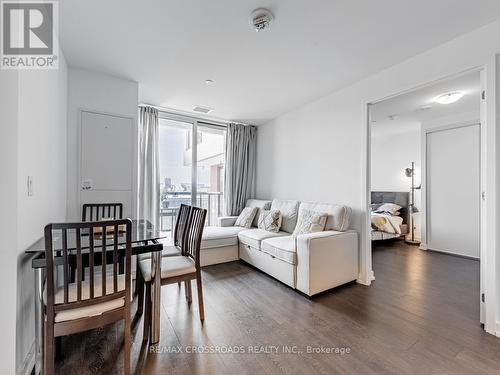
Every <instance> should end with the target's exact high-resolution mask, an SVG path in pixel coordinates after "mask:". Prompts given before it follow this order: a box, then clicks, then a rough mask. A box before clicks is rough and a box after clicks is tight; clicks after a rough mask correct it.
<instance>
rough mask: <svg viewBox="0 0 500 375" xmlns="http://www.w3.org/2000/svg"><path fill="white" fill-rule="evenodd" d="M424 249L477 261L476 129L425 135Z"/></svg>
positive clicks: (469, 128)
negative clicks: (425, 224) (425, 237)
mask: <svg viewBox="0 0 500 375" xmlns="http://www.w3.org/2000/svg"><path fill="white" fill-rule="evenodd" d="M426 148H427V159H426V170H427V179H426V181H427V248H428V249H430V250H436V251H443V252H447V253H453V254H458V255H465V256H468V257H472V258H477V259H479V251H480V244H479V238H480V186H481V185H480V126H479V124H477V125H470V126H463V127H457V128H452V129H446V130H438V131H434V132H431V133H427V147H426Z"/></svg>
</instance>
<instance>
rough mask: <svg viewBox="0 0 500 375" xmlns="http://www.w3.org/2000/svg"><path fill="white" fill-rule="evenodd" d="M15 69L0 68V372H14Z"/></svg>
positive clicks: (16, 117) (17, 94)
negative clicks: (0, 291) (0, 260)
mask: <svg viewBox="0 0 500 375" xmlns="http://www.w3.org/2000/svg"><path fill="white" fill-rule="evenodd" d="M18 80H19V73H18V72H17V71H6V70H0V173H1V176H2V177H1V183H0V206H1V207H2V214H1V215H0V251H1V253H2V264H3V269H2V272H0V285H2V304H3V307H4V308H2V309H0V332H1V333H2V334H1V337H0V374H14V373H15V372H16V347H15V345H14V343H15V342H16V309H15V308H14V306H16V278H17V269H16V263H17V256H18V249H17V221H16V220H15V218H16V215H17V119H18V111H17V108H18V101H19V89H18Z"/></svg>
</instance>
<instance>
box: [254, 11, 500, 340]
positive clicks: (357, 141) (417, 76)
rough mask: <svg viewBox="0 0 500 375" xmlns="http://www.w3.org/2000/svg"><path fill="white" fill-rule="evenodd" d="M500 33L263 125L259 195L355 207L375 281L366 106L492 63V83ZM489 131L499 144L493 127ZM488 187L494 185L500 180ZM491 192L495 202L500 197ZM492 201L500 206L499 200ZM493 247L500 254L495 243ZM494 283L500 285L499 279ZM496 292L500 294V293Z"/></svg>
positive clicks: (489, 32)
mask: <svg viewBox="0 0 500 375" xmlns="http://www.w3.org/2000/svg"><path fill="white" fill-rule="evenodd" d="M499 33H500V21H497V22H494V23H492V24H489V25H487V26H485V27H482V28H480V29H478V30H475V31H473V32H471V33H468V34H466V35H463V36H461V37H459V38H457V39H455V40H452V41H450V42H448V43H446V44H443V45H441V46H439V47H437V48H434V49H432V50H429V51H427V52H425V53H422V54H420V55H418V56H415V57H413V58H411V59H409V60H407V61H405V62H403V63H401V64H398V65H396V66H393V67H391V68H389V69H387V70H384V71H382V72H380V73H378V74H376V75H373V76H371V77H369V78H367V79H364V80H363V81H361V82H358V83H356V84H354V85H352V86H350V87H348V88H345V89H343V90H341V91H338V92H334V93H332V94H330V95H328V96H325V97H323V98H321V99H319V100H317V101H314V102H312V103H309V104H307V105H304V106H302V107H300V108H297V109H296V110H294V111H292V112H289V113H287V114H284V115H282V116H280V117H278V118H276V119H274V120H273V121H270V122H269V123H267V124H265V125H262V126H260V127H259V131H258V161H257V195H258V196H260V197H280V198H296V199H302V200H321V201H333V202H342V203H345V204H348V205H350V206H352V207H353V209H354V217H353V220H352V227H353V228H354V229H357V230H358V231H360V236H361V242H360V243H361V252H360V254H361V264H360V266H361V267H360V269H361V274H360V280H359V281H360V282H362V283H369V282H370V272H371V258H370V257H369V256H368V255H367V251H366V248H368V246H369V239H368V236H367V233H366V232H367V229H366V225H367V219H366V216H367V213H366V211H365V209H366V207H365V199H366V194H365V186H366V185H365V184H366V172H365V160H366V151H367V146H366V143H367V139H366V127H367V124H366V121H367V120H366V119H367V116H366V112H367V108H366V105H367V103H370V102H375V101H377V100H380V99H383V98H386V97H389V96H392V95H395V94H397V93H400V92H403V91H405V90H409V89H412V88H415V87H417V86H420V85H422V84H424V83H430V82H433V81H435V80H438V79H442V78H444V77H447V76H449V75H452V74H458V73H460V72H463V71H466V70H468V69H472V68H475V67H478V66H481V65H484V64H488V69H489V71H488V74H489V77H490V78H491V77H493V78H494V71H495V67H494V66H493V67H492V65H493V64H492V61H493V58H494V55H495V53H496V52H498V51H500V38H496V37H495V36H496V35H499ZM464 51H466V53H464ZM332 69H334V68H333V67H332ZM487 92H488V93H490V94H492V95H494V88H493V87H491V86H490V87H489V88H487ZM487 100H492V99H491V98H490V99H488V98H487ZM491 107H493V106H491ZM491 107H490V110H491V111H492V112H490V113H489V119H490V120H491V121H493V120H494V115H495V112H494V109H493V108H491ZM489 131H490V134H492V135H493V139H495V136H494V134H495V133H494V129H493V127H492V128H490V130H489ZM490 146H491V147H490V148H489V150H490V155H489V156H488V163H489V164H488V165H489V167H490V169H491V168H495V167H494V165H495V164H494V156H495V155H494V147H493V146H495V143H494V142H492V143H491V144H490ZM492 166H493V167H492ZM489 186H491V187H494V182H493V183H491V184H490V185H489ZM490 193H491V195H493V196H494V195H495V194H496V191H491V192H490ZM490 199H491V201H490V202H493V199H494V198H493V197H492V198H490ZM492 206H493V207H494V204H493V205H492ZM489 207H490V208H489V210H490V211H491V205H490V206H489ZM492 218H493V219H494V215H492ZM489 223H490V225H492V226H493V227H490V228H489V232H490V233H492V232H494V224H495V223H494V220H490V222H489ZM490 246H492V247H494V248H495V249H496V250H498V249H497V248H496V241H493V242H492V243H491V244H490ZM365 257H366V258H365ZM495 282H496V283H497V285H498V283H499V280H496V281H495ZM497 290H498V292H500V287H498V288H497ZM490 297H491V298H497V296H490ZM497 308H498V306H497ZM499 310H500V309H499ZM492 325H494V323H491V322H489V323H488V324H487V325H486V328H487V330H489V331H490V332H492V331H493V329H494V327H492Z"/></svg>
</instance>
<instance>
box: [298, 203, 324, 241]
mask: <svg viewBox="0 0 500 375" xmlns="http://www.w3.org/2000/svg"><path fill="white" fill-rule="evenodd" d="M327 217H328V214H326V213H320V212H316V211H311V210H304V209H302V210H299V218H298V219H297V225H296V226H295V230H294V231H293V235H294V236H298V235H299V234H306V233H315V232H321V231H323V230H324V229H325V224H326V219H327Z"/></svg>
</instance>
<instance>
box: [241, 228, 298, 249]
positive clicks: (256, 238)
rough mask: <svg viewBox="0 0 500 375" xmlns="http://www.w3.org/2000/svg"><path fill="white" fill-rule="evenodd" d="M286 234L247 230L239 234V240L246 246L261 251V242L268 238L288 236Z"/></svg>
mask: <svg viewBox="0 0 500 375" xmlns="http://www.w3.org/2000/svg"><path fill="white" fill-rule="evenodd" d="M288 235H289V233H286V232H278V233H274V232H268V231H267V230H263V229H247V230H244V231H241V232H240V233H238V238H239V240H240V241H241V242H242V243H244V244H245V245H248V246H251V247H253V248H255V249H260V242H261V241H262V240H265V239H266V238H273V237H282V236H288Z"/></svg>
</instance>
